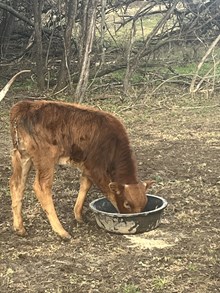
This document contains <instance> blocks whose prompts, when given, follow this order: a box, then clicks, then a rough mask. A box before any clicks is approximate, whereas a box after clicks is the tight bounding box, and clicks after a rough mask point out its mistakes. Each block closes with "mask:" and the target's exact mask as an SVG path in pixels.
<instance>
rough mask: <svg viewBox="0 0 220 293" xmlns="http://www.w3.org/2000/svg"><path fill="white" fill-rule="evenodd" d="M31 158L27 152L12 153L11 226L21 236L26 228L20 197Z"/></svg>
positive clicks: (16, 151) (15, 151)
mask: <svg viewBox="0 0 220 293" xmlns="http://www.w3.org/2000/svg"><path fill="white" fill-rule="evenodd" d="M31 165H32V160H31V158H30V157H29V156H28V155H27V154H22V153H20V152H19V151H18V150H16V149H15V150H13V153H12V168H13V173H12V176H11V178H10V192H11V200H12V212H13V227H14V230H15V231H16V233H17V234H19V235H21V236H23V235H25V234H26V230H25V228H24V225H23V219H22V199H23V195H24V190H25V185H26V181H27V177H28V173H29V171H30V169H31Z"/></svg>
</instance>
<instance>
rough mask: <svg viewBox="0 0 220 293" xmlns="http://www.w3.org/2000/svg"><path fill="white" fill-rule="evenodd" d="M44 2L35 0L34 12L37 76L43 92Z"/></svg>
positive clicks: (39, 86)
mask: <svg viewBox="0 0 220 293" xmlns="http://www.w3.org/2000/svg"><path fill="white" fill-rule="evenodd" d="M42 4H43V2H42V0H33V12H34V29H35V42H36V56H35V58H36V75H37V84H38V88H39V89H40V90H41V91H43V90H44V85H45V80H44V66H43V54H42V53H43V48H42V24H41V12H42Z"/></svg>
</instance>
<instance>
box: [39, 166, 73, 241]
mask: <svg viewBox="0 0 220 293" xmlns="http://www.w3.org/2000/svg"><path fill="white" fill-rule="evenodd" d="M48 165H51V163H49V164H48ZM48 165H47V166H48ZM53 175H54V165H52V166H51V167H46V166H45V165H44V166H43V165H42V166H38V167H37V173H36V177H35V182H34V191H35V193H36V196H37V198H38V200H39V201H40V203H41V206H42V208H43V210H44V211H45V213H46V215H47V217H48V220H49V222H50V224H51V227H52V229H53V230H54V231H55V232H56V233H57V234H58V235H59V236H60V237H61V238H63V239H70V238H71V236H70V235H69V233H68V232H67V231H65V230H64V228H63V227H62V225H61V223H60V221H59V219H58V217H57V213H56V210H55V207H54V203H53V198H52V191H51V189H52V184H53Z"/></svg>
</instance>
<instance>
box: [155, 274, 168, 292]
mask: <svg viewBox="0 0 220 293" xmlns="http://www.w3.org/2000/svg"><path fill="white" fill-rule="evenodd" d="M168 283H169V281H168V280H167V278H161V277H156V278H154V280H153V286H154V288H155V289H156V290H163V289H165V287H166V285H167V284H168Z"/></svg>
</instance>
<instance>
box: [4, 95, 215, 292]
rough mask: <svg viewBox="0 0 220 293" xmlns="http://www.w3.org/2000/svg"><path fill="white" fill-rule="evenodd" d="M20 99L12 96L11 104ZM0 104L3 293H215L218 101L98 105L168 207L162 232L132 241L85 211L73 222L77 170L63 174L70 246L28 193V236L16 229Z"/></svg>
mask: <svg viewBox="0 0 220 293" xmlns="http://www.w3.org/2000/svg"><path fill="white" fill-rule="evenodd" d="M19 99H22V97H18V99H17V100H19ZM17 100H15V99H14V98H13V95H12V94H10V95H8V96H7V97H6V98H5V100H4V101H3V102H2V103H1V106H0V138H1V139H0V292H1V293H6V292H7V293H9V292H10V293H11V292H16V293H20V292H23V293H24V292H39V293H40V292H51V293H52V292H56V293H65V292H72V293H75V292H76V293H96V292H97V293H151V292H165V293H186V292H187V293H188V292H192V293H208V292H209V293H214V292H219V288H220V279H219V277H220V266H219V259H220V258H219V250H220V246H219V244H220V219H219V214H220V212H219V211H220V194H219V187H220V102H219V99H217V98H210V99H200V100H199V99H197V100H193V101H189V100H187V99H186V100H185V101H179V100H178V98H176V101H175V102H174V101H172V102H170V103H169V102H168V103H167V101H166V104H165V103H163V102H162V103H160V104H159V103H157V102H156V101H155V102H154V101H151V102H150V103H151V107H149V106H147V104H145V105H137V106H136V107H128V106H127V105H126V104H121V105H115V106H114V107H113V106H110V105H109V104H108V105H107V104H106V105H105V103H104V102H103V104H102V105H101V106H102V107H103V108H105V109H109V110H110V111H113V112H115V113H116V114H117V115H118V116H120V117H121V118H122V119H123V121H124V122H125V124H126V126H127V129H128V133H129V137H130V139H131V143H132V145H133V147H134V150H135V153H136V155H137V161H138V169H139V177H140V178H141V179H142V180H144V179H147V178H153V179H155V180H156V184H155V185H154V187H153V188H152V189H151V191H150V192H151V193H152V194H156V195H159V196H162V197H164V198H165V199H166V200H167V201H168V207H167V208H166V210H165V212H164V215H163V217H162V222H161V224H160V226H159V227H158V228H157V229H156V230H154V231H151V232H148V233H143V234H138V235H131V236H125V235H116V234H110V233H108V232H106V231H104V230H102V229H101V228H99V227H97V225H96V222H95V219H94V216H93V214H92V212H91V211H90V209H89V202H90V201H91V200H92V199H95V198H97V197H100V196H102V195H101V193H100V192H99V191H98V190H97V189H96V188H93V190H92V191H91V192H90V195H89V197H88V198H87V201H86V204H85V207H84V217H85V223H84V224H82V225H77V223H76V221H75V220H74V218H73V214H72V209H73V205H74V201H75V199H76V195H77V191H78V188H79V181H78V179H79V173H78V171H76V170H74V169H69V168H67V167H62V168H61V167H59V168H57V171H56V178H55V182H54V187H53V191H54V201H55V206H56V208H57V212H58V215H59V218H60V220H61V222H62V223H63V225H64V227H65V228H66V229H67V230H68V231H69V232H70V233H71V235H72V239H71V240H70V241H69V242H63V241H62V240H60V239H59V238H58V237H57V236H56V235H55V234H54V233H53V232H52V230H51V228H50V225H49V223H48V221H47V218H46V216H45V215H44V213H43V211H42V209H41V207H40V204H39V203H38V202H37V200H36V198H35V196H34V193H33V191H32V187H31V186H32V183H33V176H34V172H32V173H31V176H30V177H31V178H30V180H29V182H28V186H27V190H26V193H25V198H24V203H23V215H24V221H25V226H26V228H27V230H28V236H27V237H23V238H22V237H19V236H17V235H15V234H14V233H13V231H12V215H11V200H10V194H9V189H8V180H9V177H10V174H11V165H10V148H11V141H10V136H9V119H8V113H9V109H10V106H11V105H12V104H13V103H14V102H15V101H17Z"/></svg>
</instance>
